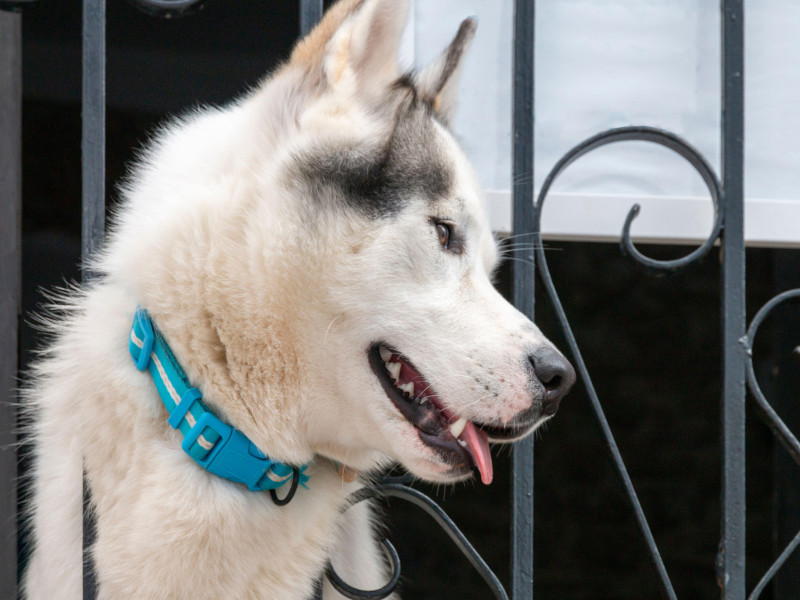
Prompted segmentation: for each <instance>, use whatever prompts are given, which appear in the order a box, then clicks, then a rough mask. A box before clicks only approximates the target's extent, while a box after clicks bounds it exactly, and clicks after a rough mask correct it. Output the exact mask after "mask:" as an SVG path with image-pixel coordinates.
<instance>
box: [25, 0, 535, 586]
mask: <svg viewBox="0 0 800 600" xmlns="http://www.w3.org/2000/svg"><path fill="white" fill-rule="evenodd" d="M350 5H351V6H352V10H351V14H349V15H348V16H347V17H346V18H345V19H344V20H343V21H342V23H341V24H339V26H338V27H336V28H335V32H334V34H333V35H332V36H331V37H330V39H329V40H328V41H327V42H326V43H324V44H322V45H321V46H320V47H321V48H323V50H321V52H322V53H323V55H322V56H321V57H320V60H319V64H318V65H317V67H314V66H313V65H312V64H311V62H313V61H311V62H309V61H308V60H307V61H306V62H301V63H297V62H294V61H293V62H290V63H289V64H287V65H286V66H285V67H283V68H282V69H281V70H280V71H279V72H277V73H276V74H275V75H274V76H273V77H272V78H270V79H268V80H267V81H266V82H265V83H264V84H263V85H262V86H261V87H260V88H259V89H258V90H256V91H254V92H253V93H252V94H250V95H249V96H247V97H246V98H243V99H241V100H240V101H238V102H235V103H233V104H232V105H230V106H228V107H226V108H224V109H220V110H218V109H211V110H205V111H202V112H197V113H196V114H193V115H190V116H189V117H186V118H184V119H182V120H179V121H177V122H175V123H173V124H172V125H170V126H168V127H167V128H166V129H165V130H164V131H163V132H162V133H161V134H160V135H159V136H158V138H157V140H156V141H155V142H154V143H153V145H152V148H151V149H150V150H149V151H148V153H147V155H146V156H145V157H144V158H143V159H142V161H141V162H140V164H139V166H138V167H137V168H136V169H135V172H134V173H133V175H132V176H131V177H130V179H129V183H128V184H127V186H126V189H125V203H124V207H123V208H122V209H121V211H120V212H119V214H118V215H117V216H116V220H115V226H114V228H113V232H112V234H111V235H110V238H109V242H108V244H107V247H106V250H105V251H104V253H103V254H102V256H101V257H100V258H99V259H98V260H97V262H96V265H95V266H96V268H97V269H98V270H99V271H101V273H102V277H101V278H99V279H98V280H97V282H96V283H94V284H92V285H89V286H88V287H86V288H85V289H84V290H82V291H74V290H73V291H71V292H69V293H68V294H67V296H66V299H65V300H63V301H61V302H59V306H58V310H59V311H62V312H63V314H62V315H61V316H60V317H58V319H57V320H56V323H55V324H53V325H52V328H53V330H54V332H55V334H56V338H55V341H54V342H53V344H52V345H51V347H50V348H49V351H48V353H47V355H46V356H45V357H44V358H43V359H42V360H41V361H40V362H39V364H38V365H37V367H36V368H35V371H34V383H33V384H32V386H31V387H30V389H28V390H27V391H26V399H27V402H28V404H29V408H30V414H31V415H32V418H33V420H34V423H33V426H32V428H33V433H34V435H35V439H36V453H35V470H34V484H33V499H32V503H31V510H30V514H31V518H32V523H33V534H34V553H33V557H32V561H31V564H30V566H29V568H28V570H27V573H26V575H25V581H24V588H25V597H26V598H28V600H45V599H47V600H52V599H61V598H63V599H65V600H73V599H77V598H79V597H80V594H81V563H80V560H81V558H80V557H81V473H82V470H83V469H85V472H86V475H87V478H88V481H89V484H90V487H91V492H92V499H93V502H94V507H95V513H96V517H97V543H96V546H95V547H94V548H93V551H92V555H93V557H94V561H95V565H96V570H97V578H98V582H99V598H100V600H120V599H126V600H127V599H132V598H137V599H157V598H169V599H181V598H187V599H192V600H199V599H204V598H208V599H219V598H240V599H248V598H253V599H255V598H264V599H266V598H269V599H273V600H284V599H286V600H290V599H291V600H300V599H303V598H308V597H310V595H311V593H312V587H313V583H314V581H315V580H316V579H317V578H318V577H319V575H320V574H321V572H322V570H323V569H324V566H325V564H326V562H327V560H328V558H329V557H330V556H335V561H334V562H335V564H336V567H337V570H338V571H339V572H340V573H341V574H342V575H343V576H344V577H345V578H346V579H347V580H348V581H349V582H350V583H351V584H353V585H357V586H362V587H366V588H370V587H378V586H380V585H382V584H383V583H384V575H385V573H384V566H383V560H382V558H381V553H380V552H379V551H378V548H377V546H376V543H375V542H374V540H373V539H372V534H371V526H370V525H371V516H370V510H369V507H368V506H367V505H360V506H358V507H356V508H354V509H351V510H350V511H348V512H346V513H345V514H344V516H342V513H341V511H342V509H343V507H344V505H345V500H346V498H347V496H348V495H349V494H351V493H352V492H353V491H355V490H356V489H358V487H359V486H361V485H362V484H361V483H359V482H355V483H346V482H344V481H343V480H342V478H341V476H340V475H339V474H338V473H337V471H336V469H335V468H334V466H333V462H332V461H339V462H341V463H344V464H346V465H348V466H349V467H352V468H354V469H358V470H361V471H364V472H369V471H374V470H376V469H378V468H380V467H382V466H385V465H387V464H389V463H390V462H391V461H398V462H400V463H402V464H403V465H404V466H405V467H406V468H407V469H409V470H410V471H411V472H412V473H414V474H416V475H418V476H420V477H423V478H425V479H428V480H432V481H452V480H453V477H452V476H451V475H449V474H448V465H446V464H443V463H442V462H441V460H440V459H439V458H438V456H437V455H436V454H435V453H433V452H432V451H431V449H430V448H428V447H427V446H425V445H424V444H422V443H421V441H420V439H419V437H418V436H417V435H416V430H415V429H414V428H413V427H412V426H411V425H410V424H409V423H408V422H407V421H405V419H404V418H403V417H402V416H401V415H400V413H399V412H398V411H397V409H396V408H395V407H394V405H393V404H392V403H391V402H390V401H389V399H388V398H387V397H386V394H385V393H384V391H383V390H382V389H381V386H380V384H379V382H378V381H377V379H376V377H375V375H374V374H373V373H372V372H371V370H370V368H369V365H368V362H367V360H366V356H365V349H366V348H367V347H368V346H369V344H370V343H372V342H373V341H374V340H378V339H380V340H391V343H392V344H393V345H395V346H397V347H402V348H405V349H407V352H408V353H409V355H410V356H412V358H413V360H414V361H415V363H416V364H418V365H419V366H421V367H423V368H424V372H425V374H426V378H427V379H428V380H429V381H430V382H432V383H433V385H435V387H436V390H437V394H438V396H439V397H440V398H441V399H442V401H443V402H444V403H445V404H446V405H447V406H448V408H449V409H450V410H452V411H453V412H455V413H456V414H459V415H463V416H466V417H468V418H470V419H475V420H479V421H487V420H489V419H498V418H499V419H500V420H501V421H502V420H510V419H512V418H513V417H514V416H515V415H516V414H517V413H519V412H520V411H522V410H524V409H526V408H528V407H529V406H530V405H531V393H530V381H529V378H530V375H529V373H526V372H525V370H524V369H523V368H522V366H521V365H522V364H523V363H524V357H525V355H526V354H525V353H526V352H528V351H529V349H530V348H531V347H532V346H536V345H542V344H546V343H548V342H546V340H544V338H543V337H542V336H541V334H540V333H539V332H538V330H537V329H536V328H535V327H533V325H532V324H531V323H530V322H529V321H528V320H527V319H525V318H524V317H523V316H522V315H521V314H520V313H518V312H517V311H516V310H515V309H514V308H513V307H511V306H510V305H509V304H508V303H507V302H506V301H505V300H503V299H502V298H501V296H500V295H499V294H498V293H497V292H496V291H495V290H494V288H493V287H492V284H491V282H490V274H491V271H492V269H493V267H494V264H495V262H496V249H495V244H494V240H493V239H492V235H491V233H490V231H489V228H488V225H487V222H486V218H485V215H484V209H483V205H482V200H481V195H480V192H479V189H478V186H477V183H476V181H475V177H474V175H473V173H472V170H471V169H470V167H469V165H468V163H467V161H466V159H465V158H464V156H463V154H462V152H461V150H460V149H459V148H458V146H457V144H456V143H455V141H454V140H453V138H452V136H451V134H450V133H449V132H448V131H447V130H446V129H445V128H444V127H442V126H440V125H438V124H437V125H436V126H435V137H436V139H435V140H431V143H432V144H437V145H438V148H439V151H440V153H442V155H443V156H446V157H448V161H449V164H450V165H451V167H452V170H453V173H454V174H455V178H454V180H455V189H454V194H453V195H452V197H449V198H444V199H442V200H441V202H440V203H439V204H437V210H438V211H439V213H440V214H437V215H430V214H429V210H430V209H429V206H428V204H426V201H425V200H424V199H422V198H410V199H409V202H408V205H407V207H406V208H405V209H404V210H403V211H401V212H400V213H399V215H397V217H396V218H392V219H378V220H375V219H369V218H366V217H364V216H362V215H359V214H357V213H356V212H354V211H352V210H349V209H347V208H344V207H342V208H336V206H335V200H334V199H330V202H331V206H332V207H328V208H324V209H320V208H319V207H318V206H317V205H315V204H313V202H312V200H310V199H309V198H307V197H305V196H304V194H303V187H302V185H300V184H299V182H298V180H297V179H296V178H295V177H294V175H293V173H292V171H291V165H292V161H293V160H294V157H296V156H298V155H299V154H302V153H303V152H304V151H305V150H306V149H308V148H311V147H313V146H314V145H318V144H320V143H325V142H326V141H335V143H337V144H344V145H356V146H357V145H359V144H372V143H374V142H373V140H375V139H376V138H380V137H381V136H383V135H385V134H386V121H385V119H384V118H382V117H381V111H380V110H376V108H375V102H376V101H377V99H378V98H379V97H380V95H381V90H382V89H383V87H385V86H387V85H389V84H390V83H391V80H393V78H394V77H396V75H397V73H396V66H395V62H394V56H395V54H396V44H397V40H398V39H399V32H400V31H401V30H402V27H401V25H402V19H403V18H404V14H405V3H404V2H392V1H391V0H366V2H364V3H363V5H362V4H359V3H358V2H355V1H350ZM398 23H399V24H400V25H398ZM378 33H379V34H381V35H376V34H378ZM376 40H377V41H376ZM376 44H377V46H376ZM314 68H321V69H322V71H321V72H319V71H314ZM393 69H394V70H393ZM314 81H317V82H316V83H314ZM447 105H448V106H450V105H451V104H450V103H449V102H448V104H447ZM322 200H323V204H324V200H325V199H322ZM432 216H434V217H437V216H438V217H444V218H448V219H451V220H453V221H454V222H455V223H456V224H457V226H458V227H459V229H460V231H462V232H463V234H464V236H465V239H466V241H467V245H466V251H465V252H464V254H463V255H461V256H452V255H450V254H448V253H447V252H444V251H443V250H442V248H441V247H440V245H439V241H438V238H437V236H436V232H435V230H434V229H433V228H432V227H431V225H430V222H429V219H430V218H431V217H432ZM137 305H142V306H143V307H145V308H147V310H148V311H149V312H150V313H151V315H152V316H153V318H154V320H155V322H156V323H157V325H158V327H159V328H160V329H161V331H162V332H163V333H164V334H165V337H166V338H167V340H168V341H169V343H170V345H171V347H172V349H173V350H174V352H175V354H176V356H177V358H178V359H179V361H180V362H181V364H182V366H183V367H184V369H185V371H186V372H187V374H188V376H189V378H190V380H191V381H192V382H193V384H194V385H196V386H197V387H199V388H200V389H201V391H202V393H203V396H204V398H205V401H206V402H207V403H208V404H209V405H210V406H211V407H212V408H213V409H214V410H215V411H216V412H217V413H218V415H219V416H220V417H221V418H222V419H224V420H225V421H227V422H229V423H231V424H233V425H235V426H236V427H237V428H239V429H241V430H242V431H243V432H245V433H246V434H247V435H248V436H249V437H250V438H251V439H252V440H253V441H254V442H255V443H256V444H257V445H258V446H259V447H260V448H261V449H262V450H263V451H264V452H266V453H267V454H268V455H269V456H271V457H273V458H276V459H278V460H281V461H285V462H289V463H295V464H297V463H304V462H308V461H312V465H311V467H310V468H309V471H308V473H309V475H310V482H309V489H307V490H305V489H300V490H299V491H298V492H297V495H296V497H295V499H294V500H293V501H292V502H291V503H290V504H289V505H288V506H286V507H282V508H279V507H276V506H275V505H273V503H272V502H271V500H270V498H269V495H268V494H265V493H253V492H249V491H247V490H246V489H245V488H243V486H240V485H237V484H232V483H230V482H227V481H224V480H222V479H219V478H217V477H214V476H212V475H209V474H207V473H206V472H204V471H203V470H201V469H200V468H198V467H197V465H195V464H194V463H193V462H192V461H191V460H190V459H189V458H188V457H187V456H186V455H185V454H184V453H183V452H182V451H181V449H180V435H179V434H178V433H177V432H175V431H174V430H172V429H171V428H170V427H169V426H168V425H167V423H166V414H165V411H164V409H163V406H162V405H161V402H160V400H159V399H158V397H157V395H156V393H155V389H154V387H153V383H152V381H151V380H150V378H149V375H148V374H146V373H141V372H139V371H137V370H136V369H135V367H134V365H133V363H132V361H131V358H130V356H129V354H128V350H127V339H128V332H129V328H130V324H131V319H132V317H133V314H134V311H135V309H136V306H137ZM338 597H339V596H338V594H336V593H334V592H333V591H332V589H331V588H330V587H329V586H328V585H327V583H326V587H325V598H326V599H328V598H338Z"/></svg>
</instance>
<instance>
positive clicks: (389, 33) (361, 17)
mask: <svg viewBox="0 0 800 600" xmlns="http://www.w3.org/2000/svg"><path fill="white" fill-rule="evenodd" d="M407 14H408V0H341V1H340V2H338V3H337V4H335V5H334V6H333V7H332V8H331V9H330V10H329V11H328V13H327V14H326V15H325V18H324V19H323V20H322V22H321V23H320V24H319V25H318V26H317V27H316V28H315V29H314V30H313V31H312V32H311V33H310V34H309V35H308V36H307V37H306V38H304V39H303V40H302V41H301V42H300V43H299V44H298V45H297V47H296V48H295V50H294V52H293V53H292V59H291V61H292V62H293V63H295V64H301V65H303V66H304V67H306V68H308V69H311V70H318V71H319V72H320V74H321V75H322V76H323V80H324V81H325V82H326V83H327V84H328V86H330V87H332V88H337V87H341V88H344V89H352V91H358V92H362V93H364V92H366V93H368V94H369V93H375V94H379V93H380V92H382V91H383V89H384V88H385V87H386V86H388V85H390V84H391V83H392V82H394V81H395V80H396V79H397V78H398V75H399V73H398V64H397V52H398V49H399V46H400V38H401V36H402V34H403V30H404V29H405V25H406V16H407Z"/></svg>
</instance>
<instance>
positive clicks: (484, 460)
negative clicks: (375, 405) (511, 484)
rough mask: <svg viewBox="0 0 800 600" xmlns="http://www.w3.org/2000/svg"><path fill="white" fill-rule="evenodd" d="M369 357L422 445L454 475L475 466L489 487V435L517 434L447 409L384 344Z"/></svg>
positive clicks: (501, 438)
mask: <svg viewBox="0 0 800 600" xmlns="http://www.w3.org/2000/svg"><path fill="white" fill-rule="evenodd" d="M368 355H369V361H370V366H371V367H372V370H373V372H374V373H375V375H376V376H377V377H378V380H379V381H380V382H381V385H382V386H383V389H384V391H385V392H386V395H387V396H389V399H390V400H391V401H392V402H393V403H394V405H395V406H396V407H397V409H398V410H399V411H400V413H401V414H402V415H403V416H404V417H405V418H406V419H407V420H408V422H409V423H411V424H412V425H413V426H414V427H415V428H416V429H417V431H418V433H419V437H420V439H421V440H422V442H423V443H424V444H426V445H427V446H429V447H430V448H432V449H433V450H435V451H436V453H437V454H438V455H439V456H440V457H441V458H442V459H443V460H444V461H446V462H447V463H448V464H450V465H451V466H452V470H453V471H454V472H456V473H458V472H464V471H467V470H468V469H470V468H471V467H472V466H475V467H476V468H477V469H478V471H479V472H480V475H481V481H482V482H483V483H484V484H486V485H488V484H490V483H491V482H492V477H493V469H492V455H491V453H490V451H489V435H491V436H492V438H493V439H498V440H504V439H512V438H513V437H516V435H517V431H516V430H512V429H504V428H500V427H488V426H480V425H477V424H475V423H473V422H471V421H469V420H468V419H466V418H465V417H463V416H458V415H456V414H454V413H453V412H452V411H450V410H448V409H446V408H445V407H444V406H443V405H442V403H441V402H440V401H439V399H438V398H437V397H436V393H435V391H434V390H433V388H432V387H431V386H430V384H429V383H428V382H427V381H425V379H424V378H423V377H422V375H420V373H419V371H418V370H417V369H416V368H415V367H414V366H413V365H412V364H411V363H410V362H409V361H408V359H406V358H405V357H402V356H401V355H400V353H399V352H397V351H395V350H394V349H392V348H390V347H389V346H387V345H386V344H382V343H376V344H373V345H372V347H371V348H370V350H369V352H368Z"/></svg>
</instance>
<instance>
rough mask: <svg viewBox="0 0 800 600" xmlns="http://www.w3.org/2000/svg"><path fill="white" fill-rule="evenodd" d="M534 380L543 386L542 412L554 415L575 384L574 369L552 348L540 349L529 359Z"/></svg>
mask: <svg viewBox="0 0 800 600" xmlns="http://www.w3.org/2000/svg"><path fill="white" fill-rule="evenodd" d="M529 360H530V362H531V364H532V365H533V372H534V373H535V375H536V378H537V379H538V380H539V381H540V382H541V383H542V385H543V386H544V397H543V398H542V412H543V413H544V414H545V415H548V416H551V415H554V414H556V411H557V410H558V405H559V403H560V402H561V399H562V398H563V397H564V396H566V395H567V392H569V390H570V389H571V388H572V385H573V384H574V383H575V369H573V368H572V365H571V364H570V363H569V361H568V360H567V359H566V358H564V357H563V356H562V355H561V354H560V353H559V352H558V351H556V350H554V349H552V348H547V347H545V348H541V349H539V350H537V351H536V352H535V353H534V354H531V355H530V357H529Z"/></svg>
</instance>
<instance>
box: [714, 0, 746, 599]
mask: <svg viewBox="0 0 800 600" xmlns="http://www.w3.org/2000/svg"><path fill="white" fill-rule="evenodd" d="M722 8H723V13H722V187H723V198H724V202H723V207H724V211H725V212H724V220H725V221H724V222H725V228H724V231H723V246H722V294H723V296H722V329H723V335H722V338H723V340H722V343H723V367H724V380H723V397H722V426H723V427H722V429H723V431H722V467H723V468H722V540H721V542H720V554H719V557H718V561H717V567H718V572H717V577H718V582H719V585H720V588H721V590H722V598H724V600H744V598H745V364H746V359H747V356H746V349H745V345H744V343H743V339H744V336H745V296H744V293H745V247H744V2H743V0H723V4H722Z"/></svg>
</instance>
